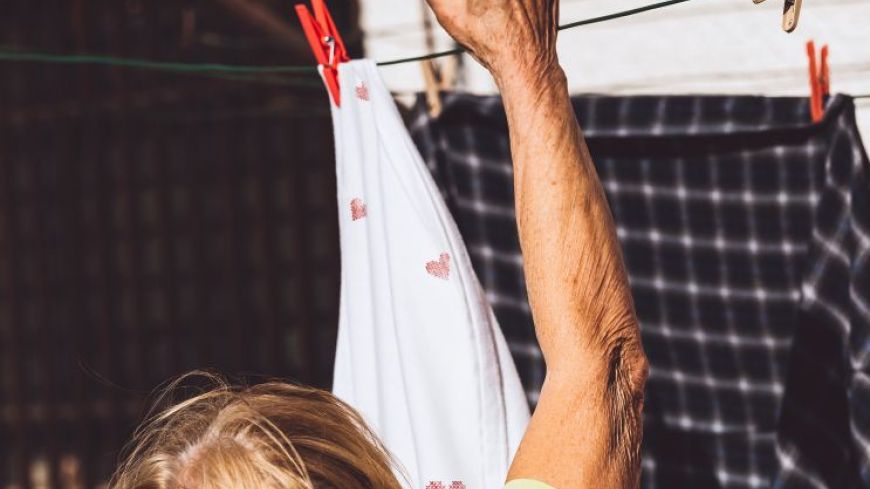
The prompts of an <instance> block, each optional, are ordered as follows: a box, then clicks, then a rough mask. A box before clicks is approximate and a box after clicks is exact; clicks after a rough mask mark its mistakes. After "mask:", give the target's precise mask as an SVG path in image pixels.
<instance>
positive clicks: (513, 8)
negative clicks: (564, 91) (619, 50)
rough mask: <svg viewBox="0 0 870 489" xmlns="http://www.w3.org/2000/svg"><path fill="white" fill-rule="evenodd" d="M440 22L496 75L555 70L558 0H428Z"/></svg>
mask: <svg viewBox="0 0 870 489" xmlns="http://www.w3.org/2000/svg"><path fill="white" fill-rule="evenodd" d="M427 2H428V3H429V6H430V7H432V10H433V11H434V12H435V16H436V17H437V18H438V22H440V23H441V25H442V26H443V27H444V29H446V30H447V32H448V33H449V34H450V35H451V36H453V38H454V39H456V41H457V42H459V43H460V44H462V45H463V46H465V48H466V49H468V51H469V52H470V53H471V55H472V56H474V57H475V58H476V59H477V60H478V61H480V63H481V64H483V65H484V66H485V67H486V68H487V69H488V70H489V71H490V72H491V73H492V75H493V77H495V79H496V82H497V83H499V84H501V81H502V80H504V79H505V78H506V77H512V76H515V75H533V76H536V75H539V74H548V73H550V72H551V70H552V69H554V68H558V65H559V62H558V59H557V57H556V33H557V31H558V21H559V1H558V0H427Z"/></svg>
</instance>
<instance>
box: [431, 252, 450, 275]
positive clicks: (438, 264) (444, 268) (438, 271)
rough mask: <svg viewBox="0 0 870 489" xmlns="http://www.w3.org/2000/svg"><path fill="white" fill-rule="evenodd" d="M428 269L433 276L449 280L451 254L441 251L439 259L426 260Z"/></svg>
mask: <svg viewBox="0 0 870 489" xmlns="http://www.w3.org/2000/svg"><path fill="white" fill-rule="evenodd" d="M426 271H427V272H429V275H432V276H433V277H438V278H442V279H444V280H447V276H448V275H450V255H448V254H447V253H441V257H440V258H439V260H438V261H429V262H426Z"/></svg>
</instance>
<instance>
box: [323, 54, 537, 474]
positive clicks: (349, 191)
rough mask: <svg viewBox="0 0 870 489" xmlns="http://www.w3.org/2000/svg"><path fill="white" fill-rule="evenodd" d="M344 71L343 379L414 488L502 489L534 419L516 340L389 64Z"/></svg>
mask: <svg viewBox="0 0 870 489" xmlns="http://www.w3.org/2000/svg"><path fill="white" fill-rule="evenodd" d="M339 82H340V85H341V107H340V108H339V107H335V105H334V104H333V105H332V120H333V125H334V128H335V148H336V172H337V174H338V207H339V223H340V228H341V262H342V270H341V312H340V321H339V331H338V348H337V353H336V360H335V382H334V387H333V391H334V392H335V394H336V395H338V396H339V397H340V398H341V399H344V400H345V401H347V402H348V403H349V404H351V405H352V406H353V407H355V408H356V409H357V410H359V411H360V412H361V413H362V415H363V416H364V417H365V419H366V421H367V422H368V423H369V426H371V427H372V428H373V429H374V431H375V432H376V433H377V434H378V435H379V436H380V437H381V439H382V440H383V441H384V443H385V445H386V446H387V448H388V449H389V450H390V452H391V454H392V455H393V456H394V457H395V458H396V459H397V461H398V462H399V463H400V464H401V466H402V467H403V468H404V472H405V474H404V475H406V476H407V482H408V483H407V484H406V485H407V487H409V488H413V489H425V488H426V487H427V485H429V484H430V482H431V481H436V484H432V485H431V487H440V486H439V485H438V484H437V481H442V483H443V487H445V488H447V487H455V488H461V487H465V488H468V489H493V488H500V487H502V485H503V484H504V480H505V476H506V475H507V470H508V467H509V464H510V461H511V459H512V457H513V454H514V452H515V451H516V448H517V446H518V445H519V442H520V439H521V438H522V435H523V432H524V431H525V428H526V424H527V422H528V418H529V412H528V406H527V404H526V399H525V396H524V395H523V390H522V387H521V385H520V381H519V377H518V376H517V372H516V367H515V366H514V364H513V360H512V359H511V356H510V353H509V352H508V348H507V344H506V343H505V340H504V337H503V336H502V334H501V330H500V329H499V327H498V324H497V323H496V320H495V316H494V315H493V313H492V309H491V308H490V306H489V304H488V303H487V301H486V298H485V296H484V293H483V290H482V289H481V287H480V285H479V283H478V281H477V278H476V276H475V275H474V271H473V270H472V268H471V262H470V261H469V258H468V253H467V252H466V250H465V245H464V244H463V242H462V238H461V237H460V235H459V232H458V230H457V228H456V224H455V223H454V222H453V219H452V218H451V216H450V214H449V213H448V211H447V208H446V206H445V204H444V201H443V200H442V198H441V194H440V193H439V191H438V188H437V187H436V186H435V183H434V182H433V180H432V177H431V175H430V174H429V171H428V170H427V168H426V166H425V165H424V163H423V161H422V159H421V157H420V155H419V153H418V152H417V149H416V147H415V146H414V143H413V142H412V141H411V138H410V137H409V135H408V133H407V131H406V129H405V126H404V124H403V123H402V119H401V117H400V116H399V112H398V110H397V109H396V106H395V103H394V102H393V98H392V96H391V95H390V93H389V92H388V91H387V89H386V88H385V86H384V84H383V82H382V81H381V79H380V76H379V74H378V72H377V67H376V66H375V64H374V63H373V62H371V61H368V60H361V61H352V62H349V63H343V64H341V65H340V67H339ZM399 478H400V480H404V479H403V476H402V475H400V477H399ZM454 481H458V482H461V484H458V483H454Z"/></svg>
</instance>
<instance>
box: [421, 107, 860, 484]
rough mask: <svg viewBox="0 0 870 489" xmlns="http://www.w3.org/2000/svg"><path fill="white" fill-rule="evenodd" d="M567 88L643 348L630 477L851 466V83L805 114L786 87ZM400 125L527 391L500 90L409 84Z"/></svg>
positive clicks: (856, 364)
mask: <svg viewBox="0 0 870 489" xmlns="http://www.w3.org/2000/svg"><path fill="white" fill-rule="evenodd" d="M574 103H575V109H576V112H577V115H578V118H579V120H580V122H581V124H582V126H583V128H584V131H585V134H586V138H587V140H588V142H589V146H590V149H591V151H592V155H593V156H594V159H595V162H596V165H597V167H598V172H599V175H600V176H601V179H602V182H603V184H604V186H605V190H606V191H607V195H608V199H609V200H610V204H611V207H612V210H613V213H614V217H615V219H616V222H617V232H618V234H619V238H620V240H621V242H622V246H623V249H624V253H625V258H626V264H627V267H628V270H629V276H630V280H631V285H632V290H633V293H634V298H635V301H636V306H637V312H638V316H639V319H640V322H641V329H642V333H643V341H644V347H645V349H646V352H647V355H648V356H649V359H650V363H651V370H650V380H649V384H648V393H647V407H646V413H645V439H644V459H643V467H644V478H643V483H644V487H646V488H658V489H671V488H705V489H706V488H750V487H771V486H772V485H774V484H777V486H778V487H783V488H790V487H825V488H835V487H836V488H839V487H847V486H846V485H844V484H846V483H845V482H843V483H841V481H846V480H849V481H853V482H854V483H857V480H858V478H859V477H860V475H859V470H860V469H861V468H865V469H866V468H868V467H870V463H868V459H867V454H868V453H870V451H868V448H870V407H868V406H867V403H868V402H870V379H868V378H867V377H866V375H867V373H868V348H867V333H868V331H870V306H868V304H867V298H868V291H870V288H868V287H870V270H868V266H867V264H866V261H867V249H868V242H870V238H868V235H870V234H868V233H867V227H868V225H870V213H868V204H867V191H868V189H867V183H866V171H867V164H868V163H867V157H866V154H865V153H864V150H863V148H862V146H861V142H860V139H859V137H858V133H857V130H856V126H855V121H854V106H853V103H852V101H851V99H849V98H847V97H843V96H838V97H835V98H834V99H832V100H831V101H830V103H829V106H828V110H827V115H826V119H825V121H824V122H823V123H822V124H818V125H811V124H809V123H808V122H807V121H809V119H810V115H809V110H808V104H807V102H806V100H805V99H797V98H762V97H631V98H615V97H577V98H575V99H574ZM410 126H411V132H412V135H413V136H414V138H415V140H416V142H417V144H418V146H419V148H420V149H421V153H422V154H423V157H424V159H425V160H426V161H427V162H428V164H429V165H430V169H431V170H432V172H433V174H434V175H435V178H436V180H437V181H438V182H439V185H440V186H441V188H442V191H443V192H444V195H445V198H446V200H447V202H448V205H449V206H450V208H451V210H452V212H453V215H454V217H455V218H456V221H457V223H458V225H459V228H460V230H461V232H462V235H463V237H464V238H465V241H466V244H467V246H468V249H469V252H470V253H471V256H472V259H473V261H474V265H475V268H476V271H477V273H478V275H479V277H480V279H481V282H482V283H483V285H484V287H485V289H486V291H487V295H488V297H489V299H490V301H491V303H492V304H493V307H494V309H495V312H496V315H497V316H498V319H499V321H500V323H501V326H502V329H503V330H504V333H505V335H506V337H507V338H508V342H509V344H510V346H511V350H512V352H513V355H514V359H515V361H516V363H517V367H518V369H519V371H520V375H521V377H522V379H523V382H524V386H525V388H526V392H527V394H528V397H529V401H530V403H532V404H534V403H535V402H536V400H537V396H538V389H539V388H540V385H541V382H542V380H543V376H544V366H543V363H542V358H541V354H540V350H539V349H538V346H537V343H536V341H535V337H534V330H533V325H532V320H531V316H530V311H529V307H528V303H527V298H526V295H525V284H524V281H523V274H522V260H521V255H520V252H519V246H518V240H517V234H516V227H515V217H514V207H513V187H512V168H511V164H510V150H509V144H508V137H507V127H506V122H505V116H504V112H503V109H502V106H501V103H500V100H499V99H498V98H497V97H477V96H471V95H463V94H450V95H445V97H444V111H443V113H442V115H441V116H440V117H439V118H438V119H437V120H433V119H431V118H430V117H429V116H428V115H427V111H426V110H425V104H424V102H423V101H422V99H420V100H419V101H418V104H417V106H416V108H415V110H414V114H413V116H412V120H411V121H410ZM793 342H794V344H795V351H794V354H793V355H792V352H791V346H792V343H793ZM817 350H818V351H817ZM789 372H790V373H789ZM783 406H784V407H785V409H783V410H782V412H783V413H784V414H783V417H782V423H781V429H780V430H779V440H780V446H781V448H780V450H779V453H780V455H781V457H777V449H776V448H777V427H778V425H779V414H780V412H781V408H782V407H783ZM818 437H822V438H823V439H824V442H823V443H822V444H817V443H815V442H814V440H815V439H816V438H818ZM780 458H781V459H782V462H780ZM780 466H782V470H780ZM774 481H777V482H774ZM814 483H817V484H815V485H813V484H814Z"/></svg>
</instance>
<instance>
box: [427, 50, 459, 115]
mask: <svg viewBox="0 0 870 489" xmlns="http://www.w3.org/2000/svg"><path fill="white" fill-rule="evenodd" d="M456 63H457V60H456V56H451V57H450V58H448V59H447V60H446V61H445V62H444V64H443V65H442V66H441V68H440V69H436V67H435V63H434V62H433V61H432V60H431V59H425V60H423V61H421V62H420V67H421V68H422V69H423V81H424V82H425V84H426V103H427V104H428V105H429V115H430V116H432V117H438V116H439V115H441V108H442V107H441V92H442V91H444V90H450V89H452V88H453V84H454V82H455V80H456Z"/></svg>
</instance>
